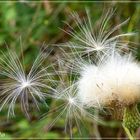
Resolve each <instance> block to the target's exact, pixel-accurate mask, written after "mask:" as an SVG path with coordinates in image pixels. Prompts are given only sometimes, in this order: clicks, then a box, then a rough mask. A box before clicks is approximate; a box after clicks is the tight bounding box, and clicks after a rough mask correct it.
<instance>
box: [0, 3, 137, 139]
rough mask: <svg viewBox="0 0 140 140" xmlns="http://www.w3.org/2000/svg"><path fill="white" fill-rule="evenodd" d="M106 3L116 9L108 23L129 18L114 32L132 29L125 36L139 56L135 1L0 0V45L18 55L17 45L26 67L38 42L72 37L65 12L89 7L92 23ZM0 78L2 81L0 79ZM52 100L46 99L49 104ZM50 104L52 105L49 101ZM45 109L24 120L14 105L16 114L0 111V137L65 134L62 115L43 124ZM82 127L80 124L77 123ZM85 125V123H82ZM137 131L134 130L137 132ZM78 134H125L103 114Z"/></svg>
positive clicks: (48, 136) (116, 135) (55, 50)
mask: <svg viewBox="0 0 140 140" xmlns="http://www.w3.org/2000/svg"><path fill="white" fill-rule="evenodd" d="M110 7H113V8H115V9H116V13H115V15H114V16H113V18H112V20H111V24H112V25H117V24H119V23H121V22H122V21H124V20H126V19H127V18H130V21H129V22H128V24H127V25H125V26H123V27H122V28H121V29H120V30H118V31H116V32H117V33H121V32H133V31H134V32H136V33H138V34H137V35H136V36H134V37H131V38H129V39H130V41H133V42H135V43H136V44H137V45H133V47H135V48H136V56H137V58H138V59H140V53H139V48H138V47H139V45H138V44H139V42H140V36H139V31H140V3H139V2H133V1H132V2H100V1H98V2H97V1H96V2H80V1H79V2H78V1H77V2H76V1H75V2H68V1H64V2H60V1H58V2H56V1H55V2H52V1H42V2H41V1H40V2H39V1H38V2H31V1H30V2H26V1H24V2H20V1H18V2H12V1H11V2H0V49H1V50H5V49H6V47H5V46H6V44H7V45H8V46H9V48H12V49H15V50H16V51H17V53H18V54H19V55H21V54H20V48H21V47H20V46H21V45H22V48H23V51H24V58H25V64H26V68H27V69H29V68H30V67H31V64H32V62H33V61H34V58H35V56H36V54H37V53H38V51H39V49H40V48H41V46H42V44H43V43H45V44H46V45H47V44H58V43H64V42H67V41H69V40H71V39H72V38H71V37H70V36H69V35H67V34H66V33H65V32H64V31H62V30H60V28H61V29H63V30H67V29H68V27H67V26H66V24H65V23H64V22H63V21H67V22H68V23H69V24H71V25H72V23H73V22H74V21H72V20H71V19H70V18H69V16H70V13H71V12H73V11H76V12H78V14H79V15H80V16H81V17H83V16H85V9H86V8H87V9H88V10H89V11H90V15H91V19H92V22H93V25H94V23H95V21H97V20H98V19H99V18H100V16H101V14H102V11H103V9H105V10H107V9H109V8H110ZM53 49H54V50H53V54H51V55H50V56H49V58H48V60H49V61H50V63H51V61H53V59H52V58H55V56H56V55H58V53H59V51H58V48H57V47H54V48H53ZM1 82H2V81H1ZM51 104H52V101H50V102H49V106H51ZM53 106H54V105H53ZM45 112H47V110H45V109H42V112H32V114H31V119H30V120H28V119H27V118H25V116H24V115H23V114H22V113H21V112H20V109H19V110H18V108H17V109H16V117H14V118H10V119H8V120H7V116H6V113H7V112H6V110H4V111H2V112H0V139H3V138H10V139H14V138H29V137H30V138H40V139H41V138H48V139H49V138H50V139H51V138H52V139H53V138H69V134H65V133H64V126H65V124H64V123H65V122H64V121H63V118H62V119H60V120H59V122H58V123H56V124H55V125H54V126H53V127H52V128H51V129H50V130H49V131H48V130H47V127H48V125H49V123H50V122H51V121H52V120H53V118H52V116H50V117H46V118H44V119H40V115H41V114H43V113H45ZM81 127H82V126H81ZM83 127H85V126H83ZM73 131H74V137H80V135H79V134H78V130H77V128H73ZM139 133H140V131H139V130H138V131H137V136H139V135H140V134H139ZM82 137H86V138H96V137H98V138H99V137H101V138H107V137H115V138H121V137H125V133H124V131H123V129H122V127H121V124H120V122H119V121H112V120H111V119H110V118H109V117H106V118H105V121H104V124H98V123H95V122H91V123H88V124H86V129H84V130H83V131H82Z"/></svg>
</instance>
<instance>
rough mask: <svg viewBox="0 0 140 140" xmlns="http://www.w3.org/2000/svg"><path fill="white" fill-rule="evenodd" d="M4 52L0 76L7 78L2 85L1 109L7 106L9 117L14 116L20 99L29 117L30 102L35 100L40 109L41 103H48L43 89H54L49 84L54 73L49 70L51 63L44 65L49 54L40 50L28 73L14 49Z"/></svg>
mask: <svg viewBox="0 0 140 140" xmlns="http://www.w3.org/2000/svg"><path fill="white" fill-rule="evenodd" d="M2 54H3V55H2V57H1V58H0V69H1V70H0V76H2V77H3V78H6V80H4V84H2V85H1V89H2V91H1V93H0V105H1V106H0V111H1V110H2V109H3V108H4V106H7V107H8V117H10V116H14V115H15V113H14V108H15V104H16V102H17V101H19V102H20V104H21V109H22V111H23V112H24V113H25V115H26V116H27V117H29V113H28V112H29V108H30V103H32V102H33V103H34V106H35V107H36V108H37V109H39V103H44V104H46V102H45V97H46V96H48V94H47V93H43V89H49V90H50V89H52V88H51V87H50V86H49V85H47V82H48V81H51V82H52V81H53V80H52V79H51V75H53V74H52V73H49V72H48V71H47V70H48V68H49V67H51V65H49V66H47V67H43V66H42V63H43V61H44V60H45V58H46V57H47V56H48V55H47V56H45V55H44V53H43V52H40V53H39V55H38V56H37V58H36V59H35V61H34V63H33V65H32V67H31V69H30V71H29V73H28V74H27V75H26V72H25V70H24V66H23V65H22V62H21V61H20V60H19V58H18V56H17V54H16V53H15V52H14V51H12V50H9V49H8V53H7V55H6V54H5V53H4V52H2ZM52 90H53V89H52ZM46 105H47V104H46Z"/></svg>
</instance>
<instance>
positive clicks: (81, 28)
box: [64, 9, 134, 55]
mask: <svg viewBox="0 0 140 140" xmlns="http://www.w3.org/2000/svg"><path fill="white" fill-rule="evenodd" d="M113 14H114V11H113V10H112V9H110V10H108V12H106V13H105V14H104V15H103V17H101V20H100V22H99V23H98V24H99V25H98V27H97V26H94V28H93V27H92V22H91V19H90V17H89V12H87V20H86V19H83V20H82V19H81V18H80V17H79V15H78V14H77V13H73V14H72V17H73V18H74V20H75V24H76V26H77V28H78V30H76V29H75V28H74V27H72V26H71V25H69V24H68V23H66V24H67V25H68V26H69V27H70V30H69V31H65V32H66V33H67V34H69V35H70V36H72V37H73V39H74V41H70V42H68V43H66V44H64V46H67V47H69V48H74V49H77V51H78V52H79V54H81V55H85V54H89V55H91V54H93V53H95V52H96V53H97V54H98V53H99V54H100V53H103V54H104V53H109V52H110V50H112V48H113V47H114V44H116V45H115V47H116V50H117V49H118V51H120V50H121V49H122V48H126V47H128V43H129V42H128V41H122V40H121V38H122V37H125V36H132V35H134V33H122V34H118V35H113V34H114V33H115V31H117V30H118V29H119V28H120V27H121V26H123V25H124V24H126V23H127V22H128V21H129V19H127V20H126V21H124V22H122V23H121V24H119V25H116V26H114V27H113V28H112V29H108V27H107V26H108V22H109V21H110V19H111V17H112V16H113ZM127 49H128V48H127Z"/></svg>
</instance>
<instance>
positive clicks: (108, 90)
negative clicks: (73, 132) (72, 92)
mask: <svg viewBox="0 0 140 140" xmlns="http://www.w3.org/2000/svg"><path fill="white" fill-rule="evenodd" d="M139 73H140V65H139V64H138V63H136V62H135V61H134V60H133V59H132V56H130V55H129V56H121V55H118V54H117V55H114V54H112V56H110V57H107V58H104V60H103V62H102V63H101V64H100V65H97V66H95V65H87V66H85V67H84V68H83V71H82V72H81V78H80V79H79V91H78V96H79V98H80V100H81V101H82V103H83V104H85V105H87V106H98V107H99V106H111V104H112V103H115V104H121V105H123V106H127V105H131V104H134V103H136V102H138V101H139V100H140V74H139Z"/></svg>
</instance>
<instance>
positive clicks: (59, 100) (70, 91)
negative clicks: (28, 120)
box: [43, 63, 101, 137]
mask: <svg viewBox="0 0 140 140" xmlns="http://www.w3.org/2000/svg"><path fill="white" fill-rule="evenodd" d="M59 64H60V63H59ZM60 65H61V64H60ZM61 71H62V70H61ZM58 76H59V85H58V87H57V89H56V92H54V93H53V95H52V98H53V101H54V104H55V108H53V107H52V108H51V109H50V111H49V112H47V113H46V114H44V115H43V116H44V117H45V118H46V117H48V116H49V115H52V114H53V116H55V115H54V114H55V113H56V117H55V118H54V117H53V116H51V118H53V121H52V122H51V123H50V124H49V125H48V129H51V128H52V127H53V126H54V124H55V123H56V122H57V121H59V120H61V119H62V118H63V119H64V120H65V122H64V124H65V133H69V134H70V137H72V135H73V127H74V126H76V127H77V130H78V132H79V133H80V134H81V128H80V125H81V124H82V126H83V125H84V122H83V121H84V120H86V119H87V118H88V119H89V120H90V119H92V121H93V120H96V121H99V120H100V119H99V118H98V117H96V115H94V114H93V112H92V111H91V112H92V113H91V112H90V111H89V110H87V108H84V106H83V105H82V104H81V102H80V100H79V98H77V82H76V80H75V78H74V77H73V75H72V73H70V76H68V75H67V74H66V73H65V75H64V73H63V72H62V74H60V73H59V74H58ZM65 79H67V80H65ZM56 106H57V107H56ZM91 110H92V109H91ZM44 117H43V118H44ZM100 123H101V120H100ZM81 135H82V134H81Z"/></svg>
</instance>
